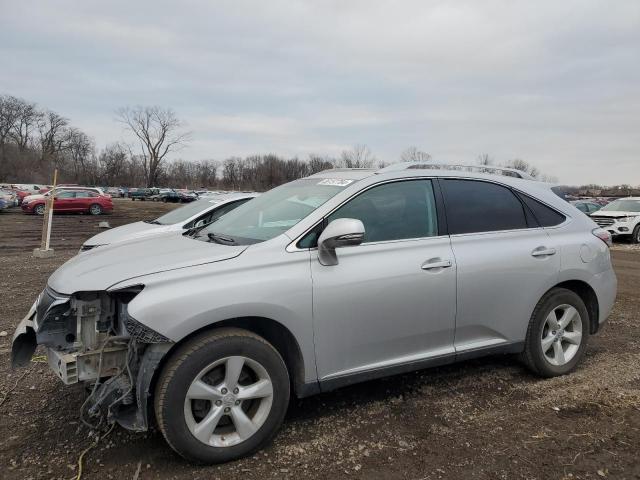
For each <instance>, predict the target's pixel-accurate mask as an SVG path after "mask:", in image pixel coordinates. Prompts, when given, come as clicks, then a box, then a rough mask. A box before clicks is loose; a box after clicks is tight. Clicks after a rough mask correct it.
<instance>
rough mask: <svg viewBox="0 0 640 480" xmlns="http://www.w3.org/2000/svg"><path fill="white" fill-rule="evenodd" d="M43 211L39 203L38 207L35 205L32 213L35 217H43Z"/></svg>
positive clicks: (42, 204)
mask: <svg viewBox="0 0 640 480" xmlns="http://www.w3.org/2000/svg"><path fill="white" fill-rule="evenodd" d="M44 211H45V206H44V203H41V204H40V205H36V206H35V208H34V209H33V213H35V214H36V215H44Z"/></svg>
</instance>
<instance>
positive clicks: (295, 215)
mask: <svg viewBox="0 0 640 480" xmlns="http://www.w3.org/2000/svg"><path fill="white" fill-rule="evenodd" d="M352 182H353V181H352V180H338V179H318V178H313V179H311V178H308V179H302V180H296V181H294V182H291V183H287V184H285V185H282V186H280V187H278V188H274V189H273V190H270V191H268V192H267V193H264V194H262V195H260V196H259V197H256V198H254V199H253V200H250V201H249V202H247V203H245V204H244V205H241V206H240V207H238V208H236V209H235V210H233V211H231V212H229V213H228V214H226V215H225V216H224V217H222V218H221V219H220V220H218V221H217V222H216V223H214V224H213V225H211V226H209V227H207V228H205V229H203V230H202V231H201V232H200V235H198V238H200V239H202V240H212V241H216V238H222V239H223V241H224V242H225V243H226V244H232V245H249V244H252V243H258V242H263V241H265V240H270V239H272V238H274V237H277V236H278V235H280V234H281V233H283V232H286V231H287V230H289V229H290V228H291V227H293V226H294V225H295V224H296V223H298V222H299V221H300V220H302V219H303V218H305V217H306V216H308V215H309V214H310V213H311V212H313V211H314V210H315V209H316V208H318V207H319V206H320V205H322V204H323V203H325V202H326V201H327V200H329V199H330V198H331V197H333V196H334V195H336V194H337V193H338V192H340V191H342V190H343V189H344V188H345V187H346V186H347V185H349V184H351V183H352Z"/></svg>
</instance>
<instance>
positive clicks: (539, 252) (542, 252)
mask: <svg viewBox="0 0 640 480" xmlns="http://www.w3.org/2000/svg"><path fill="white" fill-rule="evenodd" d="M555 254H556V249H555V248H547V247H538V248H536V249H535V250H534V251H533V252H531V256H532V257H550V256H551V255H555Z"/></svg>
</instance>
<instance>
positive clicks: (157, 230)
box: [84, 222, 169, 245]
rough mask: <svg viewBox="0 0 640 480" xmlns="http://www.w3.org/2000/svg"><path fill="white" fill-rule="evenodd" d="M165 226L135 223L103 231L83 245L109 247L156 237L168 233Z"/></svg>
mask: <svg viewBox="0 0 640 480" xmlns="http://www.w3.org/2000/svg"><path fill="white" fill-rule="evenodd" d="M168 230H169V229H167V225H155V224H152V223H145V222H135V223H130V224H128V225H122V226H121V227H116V228H112V229H110V230H105V231H104V232H100V233H98V234H97V235H94V236H93V237H91V238H90V239H89V240H87V241H86V242H84V244H85V245H109V244H110V243H114V242H122V241H123V240H132V239H135V238H142V237H146V236H149V235H157V234H161V233H164V232H166V231H168Z"/></svg>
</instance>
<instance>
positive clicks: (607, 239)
mask: <svg viewBox="0 0 640 480" xmlns="http://www.w3.org/2000/svg"><path fill="white" fill-rule="evenodd" d="M591 233H593V234H594V235H595V236H596V237H598V238H599V239H600V240H602V241H603V242H604V243H606V244H607V246H609V247H611V246H612V245H613V240H612V238H611V234H610V233H609V232H608V231H606V230H605V229H604V228H594V229H593V230H591Z"/></svg>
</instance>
